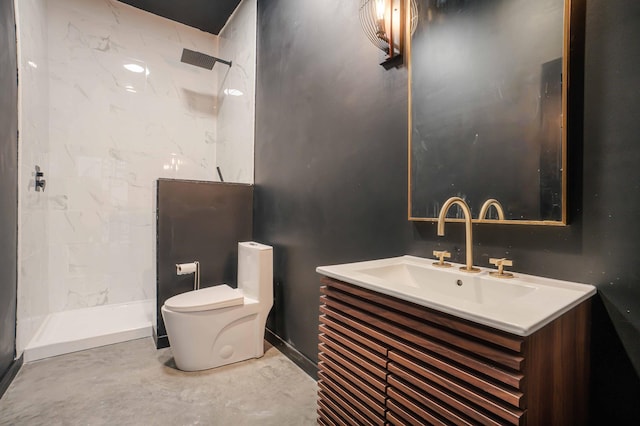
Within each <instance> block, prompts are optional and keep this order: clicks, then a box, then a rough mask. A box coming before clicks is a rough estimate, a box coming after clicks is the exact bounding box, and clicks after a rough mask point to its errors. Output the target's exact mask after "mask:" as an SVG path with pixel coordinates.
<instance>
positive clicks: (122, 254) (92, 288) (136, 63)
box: [47, 0, 219, 312]
mask: <svg viewBox="0 0 640 426" xmlns="http://www.w3.org/2000/svg"><path fill="white" fill-rule="evenodd" d="M47 7H48V10H47V18H48V21H47V24H48V45H47V46H48V54H49V73H50V80H49V85H50V105H51V106H50V109H49V120H50V126H49V128H50V145H51V150H50V152H51V153H50V167H49V168H50V170H49V175H48V187H47V193H48V197H49V210H48V224H47V225H48V227H49V228H48V229H49V270H48V275H49V291H50V293H49V298H50V310H51V312H57V311H62V310H70V309H75V308H82V307H90V306H96V305H104V304H112V303H121V302H127V301H133V300H141V299H150V298H155V258H154V257H153V250H152V247H153V245H154V241H155V236H154V234H153V227H152V222H153V221H154V215H153V214H152V209H153V197H154V190H153V183H154V181H155V179H157V178H160V177H164V178H178V179H197V180H216V172H215V166H216V149H215V148H216V147H215V143H216V122H217V119H216V114H217V112H216V103H217V101H216V92H217V87H218V86H219V83H218V81H217V75H216V73H214V72H211V71H208V70H205V69H201V68H197V67H194V66H191V65H187V64H183V63H181V62H180V55H181V52H182V48H184V47H186V48H189V49H192V50H196V51H200V52H204V53H207V54H210V55H216V56H217V48H218V38H217V37H216V36H214V35H211V34H208V33H205V32H202V31H199V30H196V29H194V28H190V27H187V26H185V25H182V24H179V23H176V22H173V21H169V20H167V19H164V18H161V17H158V16H155V15H152V14H149V13H147V12H143V11H141V10H138V9H135V8H132V7H130V6H127V5H124V4H122V3H119V2H117V1H112V0H55V1H53V0H50V1H48V2H47Z"/></svg>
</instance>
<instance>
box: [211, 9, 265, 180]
mask: <svg viewBox="0 0 640 426" xmlns="http://www.w3.org/2000/svg"><path fill="white" fill-rule="evenodd" d="M256 25H257V1H256V0H243V1H242V2H241V3H240V4H239V6H238V7H237V8H236V10H235V12H234V13H233V15H232V16H231V18H230V19H229V20H228V21H227V23H226V25H225V27H224V28H223V29H222V31H221V32H220V56H221V57H222V58H223V59H230V60H232V61H233V65H232V66H231V68H230V69H226V68H227V67H220V68H219V69H218V70H219V73H220V75H219V79H220V81H221V84H220V88H219V93H218V99H219V108H218V140H217V162H218V166H219V167H220V169H221V170H222V175H223V177H224V179H225V180H226V181H229V182H240V183H253V145H254V132H255V82H256ZM216 66H218V65H216Z"/></svg>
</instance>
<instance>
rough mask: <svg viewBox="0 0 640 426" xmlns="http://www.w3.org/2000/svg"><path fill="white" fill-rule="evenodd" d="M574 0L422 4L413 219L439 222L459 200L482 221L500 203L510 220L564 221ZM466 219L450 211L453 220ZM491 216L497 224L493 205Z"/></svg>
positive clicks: (412, 41) (414, 82) (412, 150)
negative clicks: (484, 210)
mask: <svg viewBox="0 0 640 426" xmlns="http://www.w3.org/2000/svg"><path fill="white" fill-rule="evenodd" d="M565 1H566V2H567V5H565ZM569 1H570V0H417V1H416V2H417V6H418V16H417V25H416V28H415V32H414V33H413V34H412V35H411V36H410V37H409V46H408V52H409V61H408V66H409V84H410V87H409V219H410V220H434V219H435V218H437V217H438V214H439V212H440V207H441V206H442V205H443V204H444V202H445V201H446V200H447V199H448V198H449V197H453V196H458V197H461V198H463V199H464V200H465V201H466V202H467V203H468V204H469V207H470V208H471V211H472V214H473V218H474V220H475V221H478V219H479V218H478V215H479V213H480V209H481V206H482V204H483V203H484V202H485V201H486V200H487V199H496V200H498V201H499V202H500V204H501V205H502V207H503V210H504V215H505V220H504V222H509V223H513V222H512V221H518V222H517V223H523V221H524V222H526V223H532V224H550V225H562V224H565V223H566V212H565V208H566V207H565V205H566V203H565V198H566V194H565V193H566V168H565V164H566V149H565V139H566V131H565V129H566V125H564V123H563V117H565V116H566V114H565V109H566V107H565V105H566V102H565V100H566V87H567V84H566V81H565V80H563V78H566V76H567V72H566V70H567V63H566V60H567V58H566V56H565V57H563V52H564V51H565V50H566V48H565V46H566V43H567V34H568V22H569V19H568V9H569V6H568V3H569ZM565 10H567V11H566V12H565ZM565 15H567V16H565ZM459 215H460V211H457V208H452V209H451V210H450V212H449V215H448V217H457V216H459ZM487 218H488V219H489V220H490V221H499V220H498V216H497V212H496V210H495V209H494V208H491V209H489V212H488V214H487ZM499 222H503V221H499Z"/></svg>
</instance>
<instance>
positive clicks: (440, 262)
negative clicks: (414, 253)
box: [433, 250, 451, 268]
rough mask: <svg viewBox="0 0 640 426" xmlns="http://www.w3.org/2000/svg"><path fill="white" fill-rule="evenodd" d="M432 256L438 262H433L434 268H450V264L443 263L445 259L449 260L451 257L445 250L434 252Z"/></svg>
mask: <svg viewBox="0 0 640 426" xmlns="http://www.w3.org/2000/svg"><path fill="white" fill-rule="evenodd" d="M433 255H434V256H435V257H437V258H438V262H433V264H434V265H435V266H440V267H441V268H450V267H451V264H450V263H447V262H445V261H444V259H445V258H447V259H449V258H450V257H451V253H449V252H448V251H446V250H442V251H440V250H434V251H433Z"/></svg>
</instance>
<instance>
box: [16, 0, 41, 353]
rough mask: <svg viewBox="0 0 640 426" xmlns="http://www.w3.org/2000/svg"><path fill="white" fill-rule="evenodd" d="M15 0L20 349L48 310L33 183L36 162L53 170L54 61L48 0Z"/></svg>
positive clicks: (38, 198)
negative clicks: (49, 52) (49, 44)
mask: <svg viewBox="0 0 640 426" xmlns="http://www.w3.org/2000/svg"><path fill="white" fill-rule="evenodd" d="M15 5H16V27H17V38H18V61H19V62H18V69H19V117H20V118H19V140H18V144H19V160H20V164H19V181H18V182H19V185H20V187H19V188H18V197H19V224H18V230H19V234H18V265H19V266H18V283H19V286H18V310H17V327H16V338H17V339H16V347H17V352H18V355H19V354H20V353H22V351H23V349H24V347H25V346H26V345H27V343H29V341H30V340H31V338H32V337H33V336H34V335H35V333H36V332H37V330H38V328H39V327H40V325H41V324H42V322H43V321H44V319H45V317H46V316H47V314H48V313H49V290H48V287H47V274H48V267H49V263H48V257H49V247H48V240H49V227H48V222H47V205H48V204H47V192H44V193H43V192H36V191H35V188H34V177H35V166H36V165H39V166H40V167H41V169H42V170H43V171H44V172H45V173H47V174H48V172H49V66H48V58H47V19H46V0H20V1H16V2H15ZM45 178H48V176H47V175H45Z"/></svg>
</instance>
